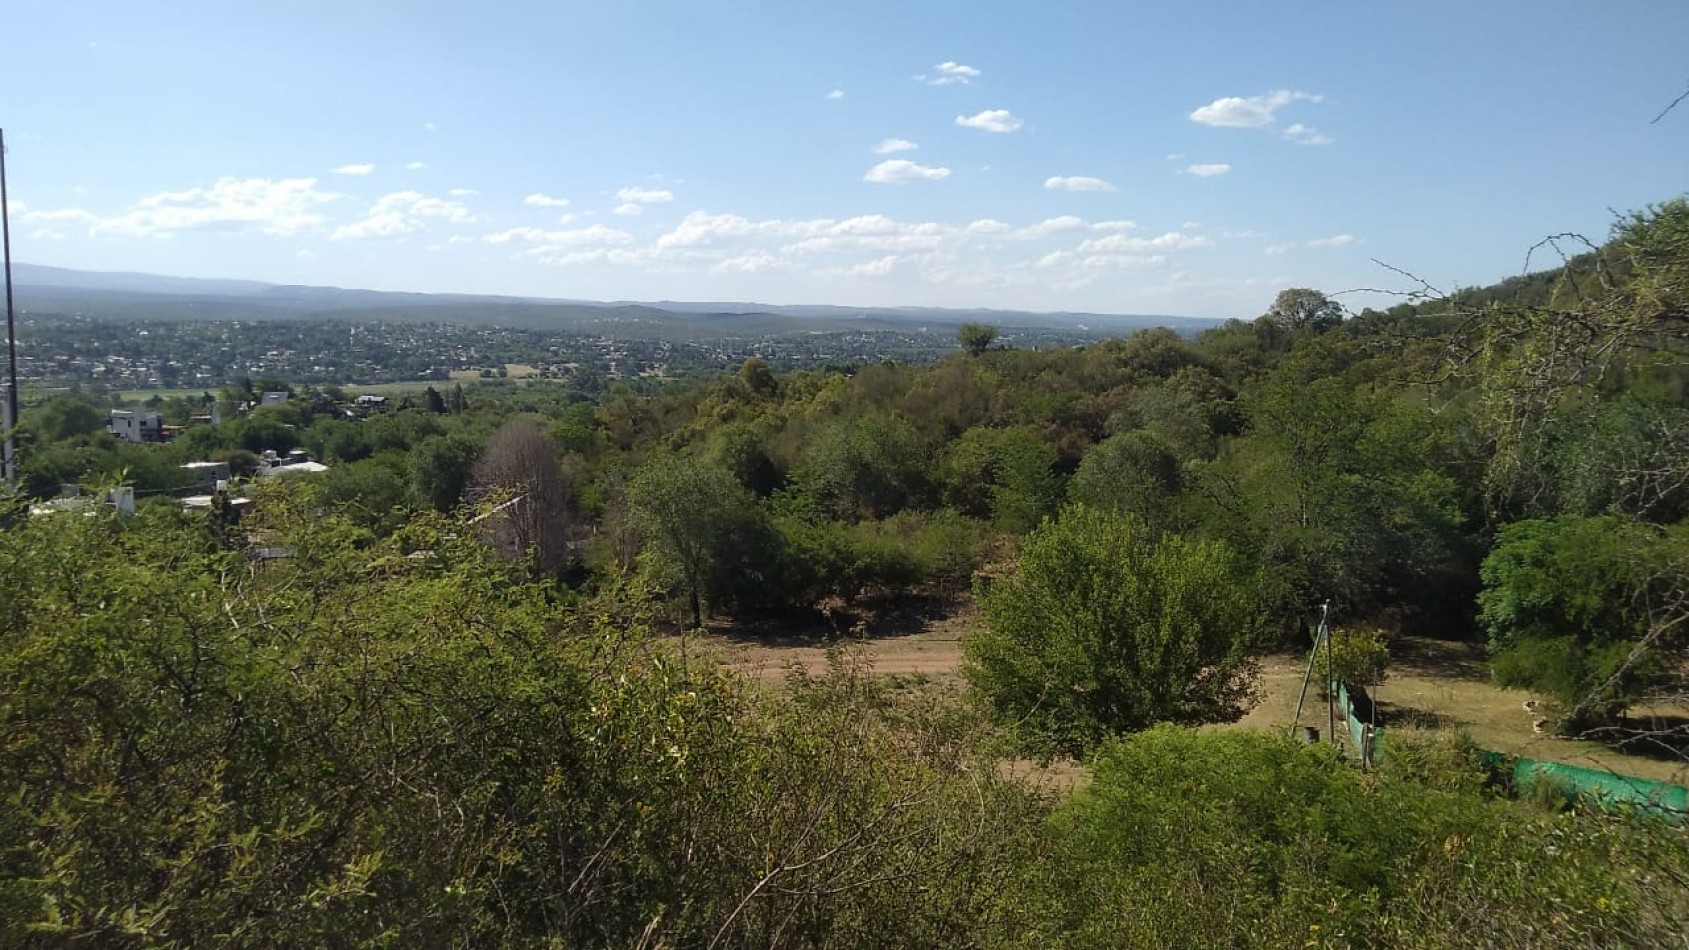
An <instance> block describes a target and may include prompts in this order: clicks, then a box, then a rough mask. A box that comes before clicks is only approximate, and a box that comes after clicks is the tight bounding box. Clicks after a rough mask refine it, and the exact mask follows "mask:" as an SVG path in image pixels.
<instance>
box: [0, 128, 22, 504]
mask: <svg viewBox="0 0 1689 950" xmlns="http://www.w3.org/2000/svg"><path fill="white" fill-rule="evenodd" d="M0 254H3V255H4V258H5V262H6V363H7V376H6V383H7V385H6V418H5V425H6V445H5V456H4V458H3V459H0V462H3V464H4V468H5V475H6V485H7V486H8V487H10V488H16V487H17V485H18V444H17V440H16V439H15V438H13V436H12V430H13V429H14V428H16V427H17V424H18V324H17V315H16V313H15V312H14V311H13V310H12V219H11V216H10V214H9V211H8V208H7V205H6V130H5V129H0Z"/></svg>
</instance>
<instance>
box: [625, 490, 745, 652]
mask: <svg viewBox="0 0 1689 950" xmlns="http://www.w3.org/2000/svg"><path fill="white" fill-rule="evenodd" d="M627 495H628V508H629V514H630V515H631V516H632V518H633V521H634V524H635V525H636V526H638V528H639V529H640V531H641V533H642V534H643V535H644V536H645V538H646V541H647V543H648V545H649V548H648V550H649V551H651V552H654V553H655V554H656V555H657V556H658V557H660V558H663V559H665V560H666V561H668V563H669V564H670V565H672V567H673V568H674V570H675V571H676V572H677V573H678V575H679V578H680V586H681V588H682V589H683V591H684V592H685V595H686V599H687V606H688V608H689V612H690V613H691V616H692V626H693V627H701V626H703V625H704V615H705V612H706V611H708V610H711V609H713V608H714V607H715V606H716V605H717V604H718V603H719V602H721V601H722V600H723V599H725V598H726V597H727V596H728V595H729V594H730V592H731V589H732V588H733V586H734V585H735V584H736V583H737V582H738V581H739V580H740V579H741V578H742V576H743V573H742V572H743V570H744V569H745V568H747V567H748V568H751V569H754V568H755V567H756V566H757V564H758V561H759V560H760V556H761V555H763V554H765V553H766V549H765V548H764V547H763V544H764V542H765V538H766V532H767V526H766V522H765V521H764V520H763V518H762V513H761V511H760V509H758V508H757V505H756V500H755V499H754V498H753V497H752V496H751V493H750V492H749V491H747V490H746V489H745V487H744V486H743V485H740V484H739V482H738V480H737V479H735V478H734V477H733V476H732V475H731V474H730V473H728V472H726V471H724V470H722V469H720V468H717V467H715V466H713V465H708V464H704V463H701V462H698V461H697V460H695V459H688V458H674V457H658V458H655V459H652V460H651V461H650V462H647V463H646V464H645V465H644V466H643V467H641V468H640V470H639V472H638V473H637V474H636V475H635V476H634V478H633V481H631V482H630V483H629V484H628V490H627Z"/></svg>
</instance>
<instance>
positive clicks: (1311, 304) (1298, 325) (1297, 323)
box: [1261, 287, 1343, 333]
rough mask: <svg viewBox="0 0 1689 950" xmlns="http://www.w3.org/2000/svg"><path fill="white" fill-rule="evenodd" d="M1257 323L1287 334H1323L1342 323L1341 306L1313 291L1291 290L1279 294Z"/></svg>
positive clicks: (1305, 288)
mask: <svg viewBox="0 0 1689 950" xmlns="http://www.w3.org/2000/svg"><path fill="white" fill-rule="evenodd" d="M1261 319H1263V320H1266V321H1268V322H1270V323H1273V324H1276V325H1277V326H1280V327H1283V328H1285V329H1287V330H1293V331H1294V330H1308V331H1311V332H1313V333H1324V332H1326V331H1327V330H1331V329H1334V328H1336V327H1337V326H1338V325H1339V324H1341V323H1342V322H1343V305H1342V304H1340V303H1338V302H1337V301H1335V300H1332V299H1331V298H1330V297H1327V296H1326V295H1325V294H1323V293H1320V292H1319V291H1317V290H1312V289H1310V288H1307V287H1291V288H1290V289H1288V290H1281V291H1279V293H1278V296H1277V297H1274V298H1273V305H1272V307H1270V308H1269V309H1268V310H1267V312H1266V313H1265V314H1264V315H1263V316H1262V317H1261Z"/></svg>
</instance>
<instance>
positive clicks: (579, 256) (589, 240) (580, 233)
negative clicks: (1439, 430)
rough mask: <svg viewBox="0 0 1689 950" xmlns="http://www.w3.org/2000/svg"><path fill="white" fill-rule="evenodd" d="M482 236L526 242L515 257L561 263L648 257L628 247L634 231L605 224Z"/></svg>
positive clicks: (633, 260)
mask: <svg viewBox="0 0 1689 950" xmlns="http://www.w3.org/2000/svg"><path fill="white" fill-rule="evenodd" d="M481 240H483V241H485V242H487V243H488V244H523V245H527V247H525V248H523V249H522V250H521V251H518V252H517V253H516V254H515V257H516V258H518V259H521V260H530V261H535V262H537V263H540V264H550V265H554V266H560V267H561V266H569V265H574V264H590V263H611V264H638V263H643V262H645V261H646V260H648V258H649V256H648V255H647V254H645V253H643V252H641V251H638V250H632V251H630V250H626V249H625V247H626V245H628V244H631V243H633V235H631V234H629V233H628V232H626V231H623V230H621V229H620V228H607V227H605V226H604V225H602V224H594V225H589V226H587V227H584V228H574V229H571V230H566V231H547V230H544V229H543V228H511V229H510V230H508V231H499V232H497V233H494V234H488V235H484V236H483V237H482V238H481Z"/></svg>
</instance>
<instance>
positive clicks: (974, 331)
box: [956, 323, 1001, 356]
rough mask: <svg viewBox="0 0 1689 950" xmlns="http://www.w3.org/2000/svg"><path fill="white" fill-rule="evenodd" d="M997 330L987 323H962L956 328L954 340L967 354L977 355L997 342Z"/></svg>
mask: <svg viewBox="0 0 1689 950" xmlns="http://www.w3.org/2000/svg"><path fill="white" fill-rule="evenodd" d="M999 332H1001V331H999V330H998V329H997V328H996V327H994V326H992V325H991V324H989V323H964V324H962V325H961V326H960V327H957V328H956V342H957V343H960V344H962V349H964V350H966V351H967V353H968V355H969V356H978V355H980V354H981V353H984V352H985V351H986V350H988V349H990V348H991V344H993V343H995V342H997V336H998V334H999Z"/></svg>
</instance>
